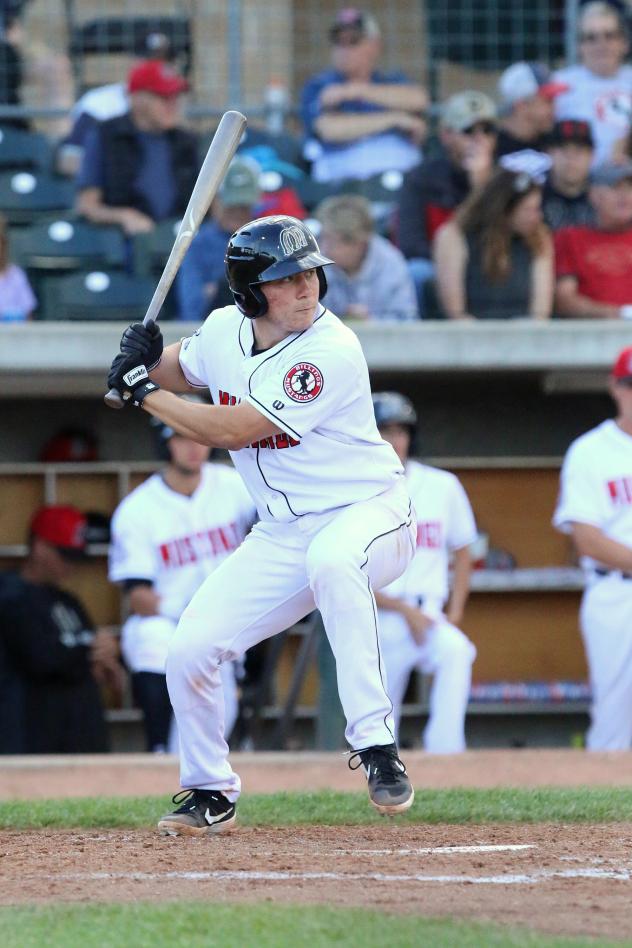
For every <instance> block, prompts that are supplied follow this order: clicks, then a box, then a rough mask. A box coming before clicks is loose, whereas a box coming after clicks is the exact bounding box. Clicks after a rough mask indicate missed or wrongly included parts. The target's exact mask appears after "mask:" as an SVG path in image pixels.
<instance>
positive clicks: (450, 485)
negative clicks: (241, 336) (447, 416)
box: [373, 392, 476, 754]
mask: <svg viewBox="0 0 632 948" xmlns="http://www.w3.org/2000/svg"><path fill="white" fill-rule="evenodd" d="M373 406H374V408H375V418H376V421H377V425H378V428H379V430H380V434H381V435H382V437H383V438H385V440H386V441H388V442H389V443H390V444H392V445H393V447H394V449H395V451H396V452H397V454H398V457H399V459H400V460H401V462H402V464H403V465H404V469H405V471H406V480H407V482H408V490H409V493H410V496H411V499H412V502H413V507H414V509H415V511H416V513H417V552H416V554H415V558H414V560H413V561H412V563H411V564H410V566H409V567H408V569H407V570H406V572H405V573H404V574H403V575H402V576H400V577H399V579H396V580H395V582H394V583H391V585H390V586H387V587H386V589H381V590H380V591H379V592H378V593H376V597H375V598H376V600H377V604H378V607H379V610H380V611H379V624H380V642H381V645H382V654H383V655H384V666H385V668H386V679H387V682H388V693H389V695H390V696H391V701H392V702H393V708H394V716H395V725H396V727H397V729H399V721H400V716H401V710H402V702H403V700H404V694H405V692H406V686H407V685H408V680H409V678H410V675H411V672H412V671H413V670H414V669H419V671H423V672H425V673H426V674H432V675H433V682H432V687H431V690H430V714H429V717H428V724H427V726H426V728H425V730H424V735H423V746H424V749H425V750H427V751H429V752H430V753H433V754H456V753H458V752H459V751H463V750H465V733H464V722H465V712H466V710H467V702H468V698H469V694H470V685H471V681H472V662H473V661H474V659H475V657H476V649H475V647H474V645H473V644H472V643H471V642H470V640H469V639H468V637H467V636H466V635H465V634H464V633H463V632H462V631H461V630H460V629H459V628H458V627H457V623H459V622H460V621H461V618H462V616H463V610H464V608H465V603H466V601H467V597H468V594H469V588H470V572H471V568H472V566H471V557H470V550H469V548H470V545H471V544H472V543H473V542H474V540H475V539H476V524H475V522H474V514H473V513H472V508H471V507H470V502H469V500H468V499H467V495H466V493H465V491H464V490H463V487H462V486H461V484H460V483H459V481H458V479H457V478H456V477H455V476H454V474H451V473H450V472H449V471H440V470H438V469H437V468H435V467H430V466H429V465H427V464H420V463H419V462H418V461H414V460H412V459H411V458H410V457H409V452H410V448H411V443H412V442H413V439H414V436H415V432H416V427H417V413H416V412H415V409H414V407H413V405H412V403H411V402H410V401H409V400H408V399H407V398H405V397H404V396H403V395H400V394H399V392H376V393H375V394H374V395H373ZM451 554H452V556H453V560H454V563H453V578H452V589H451V590H450V586H449V582H448V572H449V561H450V555H451ZM446 603H447V609H446V612H445V613H444V608H445V606H446ZM396 733H397V732H396Z"/></svg>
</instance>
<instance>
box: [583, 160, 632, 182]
mask: <svg viewBox="0 0 632 948" xmlns="http://www.w3.org/2000/svg"><path fill="white" fill-rule="evenodd" d="M628 179H632V161H624V162H622V163H621V164H615V163H614V162H613V161H607V162H605V163H604V164H602V165H598V166H597V167H596V168H593V170H592V171H591V172H590V181H591V184H604V185H606V187H614V185H615V184H619V182H620V181H626V180H628Z"/></svg>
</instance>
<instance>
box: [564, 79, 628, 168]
mask: <svg viewBox="0 0 632 948" xmlns="http://www.w3.org/2000/svg"><path fill="white" fill-rule="evenodd" d="M553 78H554V80H555V81H556V82H565V83H567V84H568V85H569V86H570V88H569V90H568V92H562V93H561V95H558V96H556V97H555V117H556V118H557V119H584V120H585V121H587V122H590V124H591V127H592V132H593V137H594V139H595V154H594V157H593V164H594V165H599V164H602V162H604V161H610V159H611V158H612V149H613V146H614V144H615V142H616V141H617V140H620V139H621V138H624V137H625V136H626V135H627V133H628V131H629V130H630V122H631V120H632V66H628V65H624V66H621V68H620V69H619V70H618V71H617V72H616V74H615V75H614V76H597V75H595V73H593V72H590V70H589V69H587V68H586V66H582V65H580V64H578V65H575V66H567V67H566V68H564V69H560V70H558V72H556V73H555V74H554V76H553Z"/></svg>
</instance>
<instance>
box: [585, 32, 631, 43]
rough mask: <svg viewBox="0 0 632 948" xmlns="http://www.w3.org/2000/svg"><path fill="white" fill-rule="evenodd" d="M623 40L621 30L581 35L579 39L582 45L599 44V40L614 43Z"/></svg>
mask: <svg viewBox="0 0 632 948" xmlns="http://www.w3.org/2000/svg"><path fill="white" fill-rule="evenodd" d="M620 38H621V31H620V30H604V31H603V32H602V33H581V34H580V36H579V39H580V41H581V42H582V43H598V42H599V40H605V41H606V42H607V43H612V42H614V40H616V39H620Z"/></svg>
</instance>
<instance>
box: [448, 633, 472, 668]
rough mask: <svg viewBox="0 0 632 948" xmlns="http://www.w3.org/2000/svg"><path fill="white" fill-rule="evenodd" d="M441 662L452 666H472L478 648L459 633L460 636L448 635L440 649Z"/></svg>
mask: <svg viewBox="0 0 632 948" xmlns="http://www.w3.org/2000/svg"><path fill="white" fill-rule="evenodd" d="M439 652H440V655H441V660H442V661H444V662H449V663H450V664H451V665H453V666H454V665H461V666H466V667H467V666H468V665H472V663H473V662H474V659H475V658H476V646H475V645H474V644H473V643H472V642H470V640H469V639H468V637H467V636H466V635H464V634H463V633H462V632H460V631H459V633H458V635H457V634H454V635H449V636H448V635H446V636H445V638H444V639H443V641H442V642H441V645H440V647H439Z"/></svg>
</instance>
